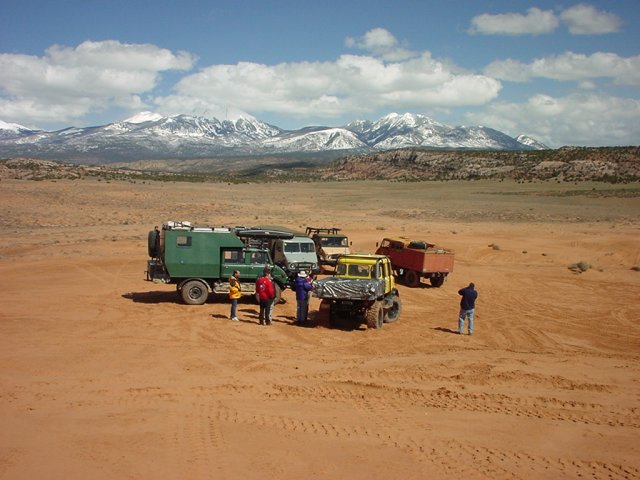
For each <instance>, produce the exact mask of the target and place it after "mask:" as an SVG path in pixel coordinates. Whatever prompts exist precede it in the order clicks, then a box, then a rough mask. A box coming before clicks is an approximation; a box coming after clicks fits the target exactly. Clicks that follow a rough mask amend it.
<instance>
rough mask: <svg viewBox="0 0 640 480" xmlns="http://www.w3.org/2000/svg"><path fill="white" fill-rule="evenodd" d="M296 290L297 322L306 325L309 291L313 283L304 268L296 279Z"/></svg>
mask: <svg viewBox="0 0 640 480" xmlns="http://www.w3.org/2000/svg"><path fill="white" fill-rule="evenodd" d="M293 288H294V289H295V291H296V302H297V306H298V309H297V312H296V324H297V325H300V326H304V325H306V324H307V312H308V308H309V292H310V291H311V290H312V289H313V284H312V283H311V282H308V281H307V272H305V271H304V270H302V271H301V272H299V273H298V276H297V277H296V279H295V282H294V287H293Z"/></svg>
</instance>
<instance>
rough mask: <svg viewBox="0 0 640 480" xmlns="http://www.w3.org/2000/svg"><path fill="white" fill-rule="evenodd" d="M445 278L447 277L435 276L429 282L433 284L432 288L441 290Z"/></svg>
mask: <svg viewBox="0 0 640 480" xmlns="http://www.w3.org/2000/svg"><path fill="white" fill-rule="evenodd" d="M444 278H445V275H434V276H433V277H431V278H430V279H429V282H431V286H432V287H435V288H440V287H441V286H442V284H443V283H444Z"/></svg>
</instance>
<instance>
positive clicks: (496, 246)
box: [489, 243, 500, 250]
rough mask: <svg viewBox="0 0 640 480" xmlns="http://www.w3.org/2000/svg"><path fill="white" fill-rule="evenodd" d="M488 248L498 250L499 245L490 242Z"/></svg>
mask: <svg viewBox="0 0 640 480" xmlns="http://www.w3.org/2000/svg"><path fill="white" fill-rule="evenodd" d="M489 248H493V249H494V250H500V245H497V244H495V243H490V244H489Z"/></svg>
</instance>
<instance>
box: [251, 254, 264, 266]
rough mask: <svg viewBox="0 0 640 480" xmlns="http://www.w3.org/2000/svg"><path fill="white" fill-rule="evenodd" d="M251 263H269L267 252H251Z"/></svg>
mask: <svg viewBox="0 0 640 480" xmlns="http://www.w3.org/2000/svg"><path fill="white" fill-rule="evenodd" d="M251 263H252V264H259V265H264V264H266V263H268V261H267V254H266V252H251Z"/></svg>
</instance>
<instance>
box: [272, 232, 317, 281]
mask: <svg viewBox="0 0 640 480" xmlns="http://www.w3.org/2000/svg"><path fill="white" fill-rule="evenodd" d="M271 256H272V258H273V261H274V262H275V264H276V265H279V266H280V267H282V269H283V270H284V271H285V272H287V274H288V275H289V277H290V278H295V276H296V275H297V274H298V273H299V272H301V271H305V272H307V273H319V272H320V267H319V265H318V256H317V254H316V247H315V243H313V240H311V239H310V238H309V237H306V236H303V235H296V236H294V237H293V238H289V239H277V240H274V241H272V242H271Z"/></svg>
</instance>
